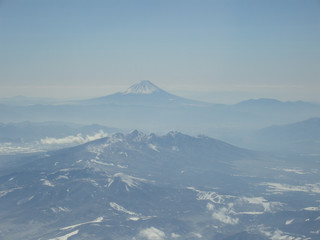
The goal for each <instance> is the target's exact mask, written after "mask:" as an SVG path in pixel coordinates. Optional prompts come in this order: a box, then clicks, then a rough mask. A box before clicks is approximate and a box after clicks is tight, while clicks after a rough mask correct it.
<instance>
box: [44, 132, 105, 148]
mask: <svg viewBox="0 0 320 240" xmlns="http://www.w3.org/2000/svg"><path fill="white" fill-rule="evenodd" d="M106 136H107V134H106V133H105V132H104V131H102V130H100V131H99V132H98V133H96V134H94V135H92V136H90V135H86V136H85V137H83V136H82V134H81V133H79V134H77V135H75V136H67V137H64V138H49V137H46V138H44V139H41V140H40V143H41V144H47V145H49V144H73V143H77V144H82V143H86V142H90V141H93V140H96V139H99V138H103V137H106Z"/></svg>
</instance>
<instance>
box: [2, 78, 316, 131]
mask: <svg viewBox="0 0 320 240" xmlns="http://www.w3.org/2000/svg"><path fill="white" fill-rule="evenodd" d="M0 102H1V101H0ZM0 112H1V113H2V114H1V115H0V121H1V122H21V121H34V122H44V121H64V122H74V123H80V124H86V125H90V124H92V123H96V124H100V125H105V126H112V127H116V128H129V129H135V128H137V129H144V130H147V131H157V132H167V131H170V130H178V131H183V132H187V133H190V134H198V133H205V134H210V135H212V136H214V134H215V133H218V134H219V133H222V134H223V132H224V131H225V130H230V129H235V130H243V129H247V130H248V129H252V130H253V129H259V128H263V127H268V126H271V125H275V124H288V123H292V122H296V121H302V120H305V119H308V118H312V117H320V105H317V104H312V103H307V102H280V101H277V100H273V99H257V100H248V101H244V102H241V103H239V104H234V105H223V104H213V103H206V102H201V101H195V100H190V99H186V98H182V97H179V96H175V95H173V94H170V93H168V92H166V91H164V90H162V89H160V88H159V87H157V86H156V85H154V84H153V83H151V82H150V81H142V82H140V83H138V84H134V85H133V86H131V87H130V88H128V89H127V90H125V91H123V92H119V93H115V94H111V95H108V96H104V97H99V98H93V99H87V100H79V101H70V102H68V103H66V102H65V103H62V102H60V103H59V104H56V103H55V104H50V103H48V102H45V103H44V104H28V105H25V104H23V105H17V104H16V105H14V104H9V103H8V99H7V100H6V101H5V102H3V101H2V104H0Z"/></svg>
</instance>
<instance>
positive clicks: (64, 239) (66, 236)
mask: <svg viewBox="0 0 320 240" xmlns="http://www.w3.org/2000/svg"><path fill="white" fill-rule="evenodd" d="M78 233H79V230H76V231H73V232H71V233H68V234H66V235H64V236H61V237H56V238H50V239H49V240H68V238H69V237H72V236H74V235H77V234H78Z"/></svg>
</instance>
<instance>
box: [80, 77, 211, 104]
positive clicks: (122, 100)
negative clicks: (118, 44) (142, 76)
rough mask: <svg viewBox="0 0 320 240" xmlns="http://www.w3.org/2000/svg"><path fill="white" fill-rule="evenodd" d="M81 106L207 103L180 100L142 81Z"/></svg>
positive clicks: (90, 100)
mask: <svg viewBox="0 0 320 240" xmlns="http://www.w3.org/2000/svg"><path fill="white" fill-rule="evenodd" d="M78 103H81V104H89V105H95V104H112V105H121V106H130V108H131V109H132V106H134V105H135V106H162V107H163V106H173V105H174V106H178V105H180V106H182V105H183V106H186V105H193V106H194V105H207V103H203V102H199V101H195V100H191V99H186V98H182V97H179V96H176V95H173V94H171V93H168V92H166V91H165V90H162V89H161V88H159V87H158V86H156V85H155V84H153V83H152V82H150V81H148V80H143V81H141V82H139V83H136V84H134V85H132V86H131V87H129V88H128V89H127V90H125V91H122V92H118V93H114V94H111V95H107V96H103V97H99V98H93V99H88V100H82V101H79V102H78Z"/></svg>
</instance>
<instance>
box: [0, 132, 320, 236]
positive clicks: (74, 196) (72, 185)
mask: <svg viewBox="0 0 320 240" xmlns="http://www.w3.org/2000/svg"><path fill="white" fill-rule="evenodd" d="M1 160H2V159H1V158H0V163H1ZM9 160H10V164H9V166H6V165H3V166H1V168H0V219H1V221H0V229H1V231H0V238H1V239H8V240H18V239H19V240H20V239H25V240H31V239H50V240H62V239H73V238H75V239H97V240H99V239H101V240H102V239H110V240H119V239H120V240H125V239H136V240H155V239H157V240H165V239H192V240H194V239H215V240H248V239H255V240H258V239H260V240H267V239H317V237H318V233H317V231H318V227H319V219H318V218H319V213H320V212H319V211H320V210H319V207H318V205H319V203H318V202H317V201H318V200H319V194H320V192H319V183H318V182H319V181H318V180H319V173H318V172H317V168H316V167H317V165H318V162H317V161H316V160H309V161H308V164H307V165H304V166H301V164H300V163H299V164H297V163H295V162H293V161H291V159H289V160H288V159H283V158H282V159H280V160H279V159H276V158H274V157H270V156H268V155H261V154H258V153H255V152H252V151H249V150H246V149H242V148H238V147H235V146H232V145H230V144H227V143H225V142H221V141H218V140H215V139H212V138H209V137H205V136H198V137H191V136H188V135H185V134H182V133H179V132H169V133H168V134H166V135H161V136H159V135H156V134H144V133H142V132H140V131H132V132H131V133H129V134H123V133H115V134H112V135H110V136H108V137H106V138H102V139H99V140H95V141H92V142H89V143H86V144H84V145H80V146H77V147H73V148H67V149H63V150H59V151H54V152H45V153H40V154H36V155H31V156H26V157H24V158H23V157H21V156H17V157H16V158H14V157H11V158H10V159H9ZM9 160H8V159H7V161H8V162H9ZM315 170H316V171H315Z"/></svg>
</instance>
